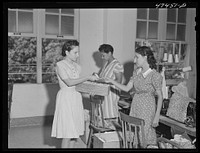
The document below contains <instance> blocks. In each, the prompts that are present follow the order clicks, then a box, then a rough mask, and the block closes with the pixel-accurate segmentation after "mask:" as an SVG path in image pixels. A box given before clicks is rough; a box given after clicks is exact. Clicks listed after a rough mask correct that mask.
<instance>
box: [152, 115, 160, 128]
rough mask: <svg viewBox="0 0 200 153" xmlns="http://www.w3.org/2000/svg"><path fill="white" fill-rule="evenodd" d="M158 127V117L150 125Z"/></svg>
mask: <svg viewBox="0 0 200 153" xmlns="http://www.w3.org/2000/svg"><path fill="white" fill-rule="evenodd" d="M158 125H159V117H155V118H154V120H153V123H152V127H157V126H158Z"/></svg>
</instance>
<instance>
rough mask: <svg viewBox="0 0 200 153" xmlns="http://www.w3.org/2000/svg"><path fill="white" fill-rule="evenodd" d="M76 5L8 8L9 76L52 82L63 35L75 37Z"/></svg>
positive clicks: (76, 30) (15, 78)
mask: <svg viewBox="0 0 200 153" xmlns="http://www.w3.org/2000/svg"><path fill="white" fill-rule="evenodd" d="M77 25H78V10H76V9H8V79H12V80H13V81H15V82H18V83H55V82H57V77H56V74H55V70H54V66H55V63H56V62H57V61H59V60H61V59H62V56H61V47H62V44H63V42H64V40H66V39H77V38H78V36H77V34H78V29H77V27H78V26H77Z"/></svg>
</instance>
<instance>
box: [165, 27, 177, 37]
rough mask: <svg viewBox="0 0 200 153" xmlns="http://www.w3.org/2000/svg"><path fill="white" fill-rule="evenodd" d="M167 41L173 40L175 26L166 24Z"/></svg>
mask: <svg viewBox="0 0 200 153" xmlns="http://www.w3.org/2000/svg"><path fill="white" fill-rule="evenodd" d="M166 39H167V40H175V24H167V38H166Z"/></svg>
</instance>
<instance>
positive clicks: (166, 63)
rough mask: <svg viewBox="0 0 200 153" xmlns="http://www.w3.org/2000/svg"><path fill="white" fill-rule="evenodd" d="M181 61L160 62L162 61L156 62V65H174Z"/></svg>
mask: <svg viewBox="0 0 200 153" xmlns="http://www.w3.org/2000/svg"><path fill="white" fill-rule="evenodd" d="M180 64H181V63H168V62H162V63H157V65H174V66H178V65H180Z"/></svg>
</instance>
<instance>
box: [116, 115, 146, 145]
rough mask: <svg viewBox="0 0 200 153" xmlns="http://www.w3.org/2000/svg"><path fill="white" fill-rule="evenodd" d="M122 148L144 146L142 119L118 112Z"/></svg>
mask: <svg viewBox="0 0 200 153" xmlns="http://www.w3.org/2000/svg"><path fill="white" fill-rule="evenodd" d="M120 120H121V126H122V142H123V148H146V141H145V135H144V124H145V122H144V120H143V119H139V118H136V117H132V116H129V115H126V114H124V113H123V112H120Z"/></svg>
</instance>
